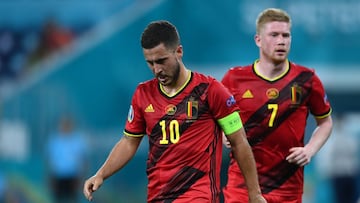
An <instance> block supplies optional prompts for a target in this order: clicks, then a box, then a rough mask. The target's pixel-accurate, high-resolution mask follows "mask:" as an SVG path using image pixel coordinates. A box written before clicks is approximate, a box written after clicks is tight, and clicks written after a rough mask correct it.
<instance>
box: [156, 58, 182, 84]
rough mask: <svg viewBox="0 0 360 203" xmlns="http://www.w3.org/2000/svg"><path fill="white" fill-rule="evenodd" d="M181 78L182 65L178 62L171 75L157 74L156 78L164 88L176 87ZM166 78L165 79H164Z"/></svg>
mask: <svg viewBox="0 0 360 203" xmlns="http://www.w3.org/2000/svg"><path fill="white" fill-rule="evenodd" d="M179 76H180V64H179V63H178V62H177V61H176V64H175V65H174V69H173V70H172V71H171V73H170V74H161V73H160V74H157V75H156V78H157V79H158V81H159V82H160V83H161V85H163V86H175V85H176V83H177V81H178V79H179ZM162 78H165V79H162Z"/></svg>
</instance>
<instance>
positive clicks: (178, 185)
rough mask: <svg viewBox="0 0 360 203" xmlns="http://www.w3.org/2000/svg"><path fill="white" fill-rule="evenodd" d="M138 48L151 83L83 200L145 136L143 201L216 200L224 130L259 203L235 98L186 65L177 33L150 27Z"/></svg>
mask: <svg viewBox="0 0 360 203" xmlns="http://www.w3.org/2000/svg"><path fill="white" fill-rule="evenodd" d="M141 45H142V48H143V53H144V56H145V60H146V62H147V64H148V66H149V67H150V70H151V71H152V72H153V74H154V76H155V78H154V79H152V80H149V81H146V82H143V83H140V84H139V85H138V87H137V88H136V90H135V93H134V95H133V98H132V102H131V106H130V110H129V115H128V119H127V122H126V125H125V131H124V136H123V137H122V138H121V139H120V141H119V142H118V143H117V144H116V145H115V146H114V148H113V150H112V152H111V153H110V155H109V156H108V158H107V160H106V161H105V163H104V164H103V166H102V167H101V168H100V169H99V170H98V171H97V173H96V174H95V175H94V176H92V177H91V178H89V179H88V180H87V181H86V182H85V184H84V194H85V196H86V198H88V199H89V200H91V199H92V193H93V192H94V191H96V190H97V189H98V188H99V187H100V185H101V184H102V183H103V181H104V180H105V179H106V178H108V177H109V176H111V175H112V174H114V173H115V172H116V171H118V170H120V169H121V168H122V167H124V166H125V165H126V163H127V162H128V161H129V160H130V159H131V158H132V157H133V155H134V154H135V152H136V150H137V148H138V146H139V144H140V142H141V140H142V137H143V136H144V135H145V134H146V135H148V137H149V145H150V149H149V150H150V151H149V154H148V161H147V175H148V197H147V201H148V202H174V203H175V202H186V203H189V202H219V194H220V192H221V190H220V180H219V179H220V166H221V165H220V164H221V157H222V156H221V153H222V131H224V132H225V134H226V135H227V137H228V139H229V140H230V143H231V146H232V149H233V152H234V157H235V160H236V162H237V163H238V164H239V166H240V167H241V169H242V172H243V174H244V177H245V179H246V185H247V188H248V190H247V191H248V193H249V199H250V202H252V203H255V202H256V203H260V202H265V200H264V198H263V197H262V195H261V192H260V187H259V185H258V177H257V172H256V166H255V161H254V157H253V155H252V152H251V148H250V145H249V143H248V142H247V140H246V135H245V132H244V130H243V128H242V122H241V120H240V116H239V113H238V107H237V106H236V105H235V100H234V97H233V96H232V95H231V94H230V92H229V91H228V90H227V89H226V88H225V87H224V86H223V85H222V84H221V83H220V82H218V81H216V80H215V79H213V78H212V77H209V76H205V75H203V74H200V73H196V72H192V71H190V70H189V69H187V68H186V67H185V65H184V64H183V62H182V56H183V48H182V46H181V44H180V39H179V35H178V32H177V30H176V28H175V27H174V26H173V25H172V24H170V23H169V22H167V21H155V22H152V23H150V24H149V25H148V26H147V27H146V29H145V30H144V32H143V34H142V38H141Z"/></svg>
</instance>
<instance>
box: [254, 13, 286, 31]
mask: <svg viewBox="0 0 360 203" xmlns="http://www.w3.org/2000/svg"><path fill="white" fill-rule="evenodd" d="M273 21H278V22H286V23H289V24H290V26H291V18H290V16H289V14H288V13H287V12H286V11H284V10H281V9H278V8H268V9H265V10H264V11H262V12H261V13H260V14H259V16H258V17H257V19H256V34H259V33H260V30H261V28H263V27H264V25H265V24H266V23H269V22H273Z"/></svg>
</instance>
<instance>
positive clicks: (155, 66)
mask: <svg viewBox="0 0 360 203" xmlns="http://www.w3.org/2000/svg"><path fill="white" fill-rule="evenodd" d="M153 71H154V73H155V74H159V73H161V72H162V66H161V65H160V64H158V63H154V64H153Z"/></svg>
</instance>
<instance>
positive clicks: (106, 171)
mask: <svg viewBox="0 0 360 203" xmlns="http://www.w3.org/2000/svg"><path fill="white" fill-rule="evenodd" d="M129 139H133V138H129V137H126V136H124V137H123V138H121V140H119V142H117V143H116V145H115V146H114V147H113V149H112V150H111V152H110V154H109V156H108V157H107V159H106V161H105V162H104V164H103V165H102V166H101V168H100V169H99V170H98V171H97V172H96V174H95V175H97V176H101V177H102V178H103V179H106V178H108V177H110V176H111V175H113V174H114V173H116V172H117V171H118V170H120V169H121V168H123V167H124V166H125V165H126V164H127V163H128V162H129V161H130V159H131V158H132V157H133V156H134V154H135V153H136V150H137V147H138V144H137V143H132V141H131V140H129Z"/></svg>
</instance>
